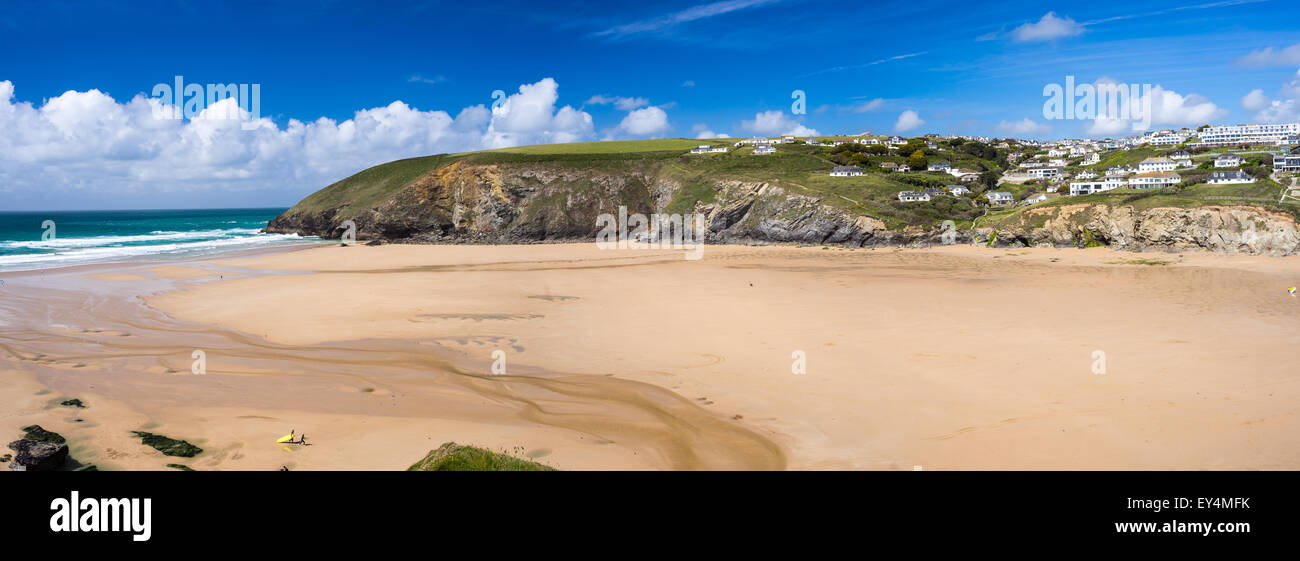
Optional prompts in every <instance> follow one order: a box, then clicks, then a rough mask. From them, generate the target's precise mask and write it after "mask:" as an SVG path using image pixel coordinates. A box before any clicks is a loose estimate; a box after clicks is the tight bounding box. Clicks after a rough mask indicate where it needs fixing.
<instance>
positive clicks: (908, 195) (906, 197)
mask: <svg viewBox="0 0 1300 561" xmlns="http://www.w3.org/2000/svg"><path fill="white" fill-rule="evenodd" d="M898 200H900V201H903V202H905V203H915V202H923V201H928V200H930V194H929V193H925V192H922V191H899V192H898Z"/></svg>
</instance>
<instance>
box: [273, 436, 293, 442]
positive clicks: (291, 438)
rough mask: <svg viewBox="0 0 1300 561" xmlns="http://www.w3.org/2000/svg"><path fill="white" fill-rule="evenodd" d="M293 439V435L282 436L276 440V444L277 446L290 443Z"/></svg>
mask: <svg viewBox="0 0 1300 561" xmlns="http://www.w3.org/2000/svg"><path fill="white" fill-rule="evenodd" d="M293 437H294V435H292V434H286V435H284V436H281V437H280V438H278V439H276V441H275V443H276V444H284V443H285V442H288V441H290V440H293Z"/></svg>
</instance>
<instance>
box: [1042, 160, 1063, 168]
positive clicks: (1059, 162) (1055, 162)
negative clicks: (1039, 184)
mask: <svg viewBox="0 0 1300 561" xmlns="http://www.w3.org/2000/svg"><path fill="white" fill-rule="evenodd" d="M1066 163H1067V162H1066V161H1065V158H1052V159H1051V160H1048V161H1047V165H1049V166H1052V167H1057V168H1063V167H1065V164H1066Z"/></svg>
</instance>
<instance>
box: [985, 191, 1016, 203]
mask: <svg viewBox="0 0 1300 561" xmlns="http://www.w3.org/2000/svg"><path fill="white" fill-rule="evenodd" d="M984 196H985V197H988V199H989V202H990V203H992V204H995V205H1009V204H1011V203H1014V202H1016V198H1015V197H1012V196H1011V193H1008V192H1006V191H993V192H991V193H985V194H984Z"/></svg>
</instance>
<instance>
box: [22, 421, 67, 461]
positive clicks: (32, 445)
mask: <svg viewBox="0 0 1300 561" xmlns="http://www.w3.org/2000/svg"><path fill="white" fill-rule="evenodd" d="M23 431H24V432H25V433H27V435H26V436H25V437H23V438H21V439H19V440H15V441H13V442H10V443H9V449H10V450H13V451H14V459H13V463H11V464H9V469H13V470H17V471H54V470H56V469H59V468H62V467H63V464H64V462H65V461H67V459H68V445H67V443H66V442H65V441H64V438H63V436H61V435H59V434H58V433H55V432H50V431H47V430H45V429H43V428H41V427H40V425H32V426H29V427H24V428H23Z"/></svg>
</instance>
